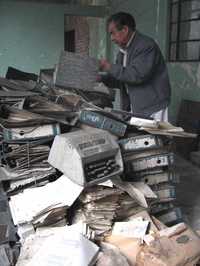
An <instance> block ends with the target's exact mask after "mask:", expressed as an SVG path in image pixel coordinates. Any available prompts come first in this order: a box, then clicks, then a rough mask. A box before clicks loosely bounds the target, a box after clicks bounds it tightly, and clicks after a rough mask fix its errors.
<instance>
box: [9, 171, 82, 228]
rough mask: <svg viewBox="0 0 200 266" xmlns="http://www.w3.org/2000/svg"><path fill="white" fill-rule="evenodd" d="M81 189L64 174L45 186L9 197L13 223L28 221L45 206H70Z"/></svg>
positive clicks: (45, 207)
mask: <svg viewBox="0 0 200 266" xmlns="http://www.w3.org/2000/svg"><path fill="white" fill-rule="evenodd" d="M82 190H83V187H82V186H79V185H77V184H75V183H73V182H72V181H71V180H70V179H69V178H68V177H66V176H64V175H63V176H61V177H60V178H59V179H58V180H56V181H54V182H51V183H48V184H47V185H45V186H42V187H37V188H30V189H26V190H24V192H23V193H19V194H17V195H15V196H12V197H11V200H10V208H11V212H12V216H13V220H14V223H15V224H20V223H25V222H30V221H31V220H32V219H33V217H35V216H36V215H37V214H38V213H40V212H42V211H43V210H44V209H47V208H48V209H51V208H52V209H53V208H55V207H63V206H71V205H72V204H73V202H74V201H75V200H76V199H77V197H78V196H79V195H80V193H81V191H82Z"/></svg>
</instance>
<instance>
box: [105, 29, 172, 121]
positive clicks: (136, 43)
mask: <svg viewBox="0 0 200 266" xmlns="http://www.w3.org/2000/svg"><path fill="white" fill-rule="evenodd" d="M127 53H128V55H127V64H126V67H123V66H122V64H121V62H122V56H123V55H122V53H121V52H119V53H118V55H117V60H116V64H112V65H111V69H110V71H109V73H108V75H107V76H105V77H104V78H103V82H104V83H105V84H106V85H107V86H109V87H118V88H121V89H123V90H127V91H128V94H129V99H130V103H131V110H132V111H133V114H134V115H135V116H140V117H149V116H150V115H151V114H152V113H154V112H157V111H159V110H162V109H164V108H166V107H167V106H168V105H169V102H170V83H169V78H168V72H167V67H166V64H165V61H164V58H163V56H162V53H161V51H160V48H159V47H158V45H157V44H156V42H155V41H154V40H153V39H151V38H150V37H147V36H145V35H143V34H141V33H139V32H138V31H136V33H135V36H134V38H133V40H132V41H131V43H130V45H129V46H128V48H127ZM124 84H125V86H124Z"/></svg>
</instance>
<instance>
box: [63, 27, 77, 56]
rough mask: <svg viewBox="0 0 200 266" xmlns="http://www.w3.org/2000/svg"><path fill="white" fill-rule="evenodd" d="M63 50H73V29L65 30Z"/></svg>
mask: <svg viewBox="0 0 200 266" xmlns="http://www.w3.org/2000/svg"><path fill="white" fill-rule="evenodd" d="M65 51H68V52H73V53H74V52H75V30H70V31H65Z"/></svg>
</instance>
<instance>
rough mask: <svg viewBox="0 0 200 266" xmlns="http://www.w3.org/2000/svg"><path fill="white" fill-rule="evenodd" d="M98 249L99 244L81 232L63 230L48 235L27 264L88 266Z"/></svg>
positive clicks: (35, 265) (36, 265) (31, 265)
mask: <svg viewBox="0 0 200 266" xmlns="http://www.w3.org/2000/svg"><path fill="white" fill-rule="evenodd" d="M98 250H99V248H98V246H97V245H95V244H94V243H92V242H91V241H89V240H88V239H86V238H85V237H84V236H82V235H81V234H79V233H76V232H74V231H72V232H70V231H68V230H67V231H62V232H58V233H57V234H56V235H54V236H50V237H48V238H47V239H46V240H45V241H44V242H43V244H42V246H41V248H40V250H39V251H38V252H37V253H36V254H35V256H33V258H32V260H31V261H30V262H29V263H27V266H38V265H42V266H88V265H91V263H92V262H93V260H94V259H95V257H96V256H97V253H98Z"/></svg>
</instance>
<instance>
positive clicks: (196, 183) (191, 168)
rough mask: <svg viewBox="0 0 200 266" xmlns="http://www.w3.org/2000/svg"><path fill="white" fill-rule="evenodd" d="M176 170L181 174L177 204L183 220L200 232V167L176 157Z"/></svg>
mask: <svg viewBox="0 0 200 266" xmlns="http://www.w3.org/2000/svg"><path fill="white" fill-rule="evenodd" d="M175 169H176V170H177V172H179V173H180V183H179V184H178V185H177V203H178V205H179V206H180V207H181V209H182V212H183V219H184V221H185V222H186V223H187V224H188V225H190V226H191V227H192V228H193V229H195V230H200V167H198V166H196V165H194V164H192V163H191V162H190V161H186V160H185V159H183V158H182V157H180V156H178V155H176V156H175Z"/></svg>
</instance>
